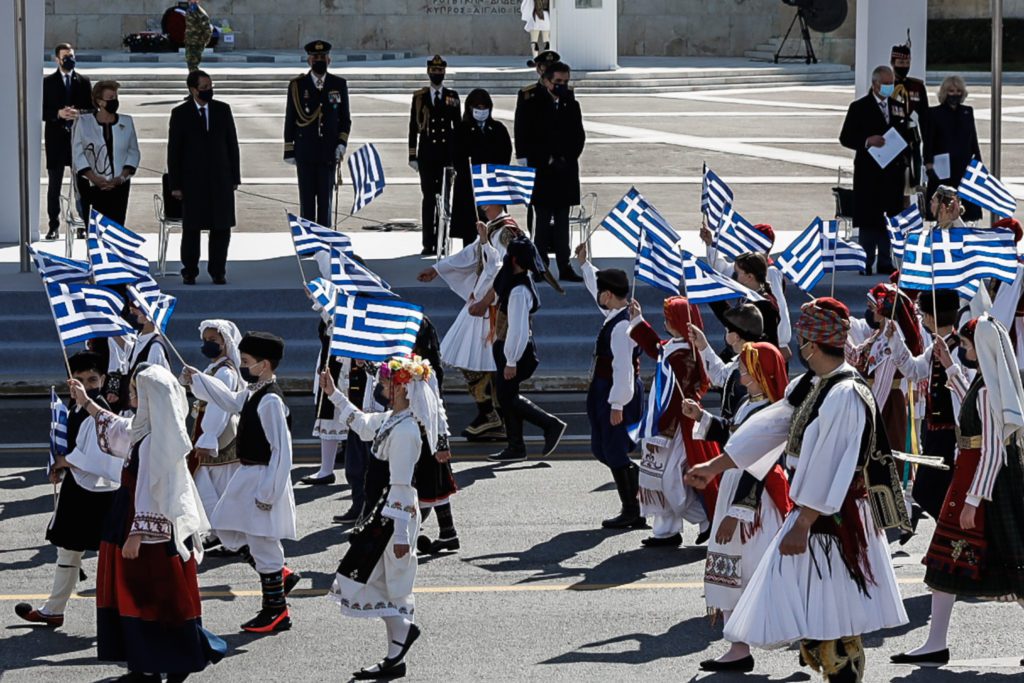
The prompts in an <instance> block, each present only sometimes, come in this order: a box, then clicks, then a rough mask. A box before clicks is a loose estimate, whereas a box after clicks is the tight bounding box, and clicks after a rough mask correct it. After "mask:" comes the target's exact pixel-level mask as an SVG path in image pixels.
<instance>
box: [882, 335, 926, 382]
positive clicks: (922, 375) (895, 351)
mask: <svg viewBox="0 0 1024 683" xmlns="http://www.w3.org/2000/svg"><path fill="white" fill-rule="evenodd" d="M934 347H935V343H934V342H932V343H931V344H929V345H928V346H927V348H925V350H924V353H922V354H921V355H920V356H915V355H913V354H912V353H910V349H908V348H907V343H906V342H905V341H903V335H901V334H894V335H892V336H891V337H889V349H890V350H891V351H892V359H893V361H894V362H895V363H896V367H897V368H899V369H900V372H902V373H903V376H904V377H906V378H907V379H909V380H910V381H912V382H923V381H925V380H929V379H931V376H932V349H933V348H934Z"/></svg>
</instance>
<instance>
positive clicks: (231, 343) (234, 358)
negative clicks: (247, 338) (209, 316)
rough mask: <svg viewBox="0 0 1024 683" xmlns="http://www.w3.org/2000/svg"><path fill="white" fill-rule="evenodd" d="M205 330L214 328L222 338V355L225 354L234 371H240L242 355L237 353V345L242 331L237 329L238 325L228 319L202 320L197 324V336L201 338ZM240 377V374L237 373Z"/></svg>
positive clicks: (240, 339)
mask: <svg viewBox="0 0 1024 683" xmlns="http://www.w3.org/2000/svg"><path fill="white" fill-rule="evenodd" d="M206 330H216V331H217V333H218V334H220V336H221V337H223V338H224V355H226V356H227V357H228V358H229V359H230V360H231V362H232V363H233V364H234V366H235V372H238V373H240V372H241V371H240V370H239V368H240V367H242V357H241V355H240V354H239V353H238V345H239V343H241V341H242V333H241V332H239V331H238V326H237V325H235V324H234V323H233V322H231V321H230V320H220V319H214V320H204V321H203V322H201V323H200V324H199V338H200V339H202V337H203V332H205V331H206ZM239 379H241V374H239Z"/></svg>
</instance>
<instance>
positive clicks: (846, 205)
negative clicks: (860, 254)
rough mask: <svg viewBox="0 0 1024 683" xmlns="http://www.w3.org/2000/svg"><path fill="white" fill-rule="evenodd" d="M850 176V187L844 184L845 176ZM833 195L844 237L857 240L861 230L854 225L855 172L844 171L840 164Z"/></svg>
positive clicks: (837, 217)
mask: <svg viewBox="0 0 1024 683" xmlns="http://www.w3.org/2000/svg"><path fill="white" fill-rule="evenodd" d="M844 177H849V178H850V187H844V186H843V178H844ZM832 196H833V197H834V198H835V200H836V220H837V221H839V227H840V230H841V231H842V233H841V234H842V235H843V239H844V240H847V241H856V240H857V239H858V238H859V235H858V234H857V233H858V232H859V230H858V229H857V228H856V227H855V226H854V225H853V174H852V173H851V172H850V171H844V170H843V167H842V166H840V167H839V169H838V172H837V177H836V186H835V187H833V188H832Z"/></svg>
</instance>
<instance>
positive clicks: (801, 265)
mask: <svg viewBox="0 0 1024 683" xmlns="http://www.w3.org/2000/svg"><path fill="white" fill-rule="evenodd" d="M825 241H826V239H825V235H824V234H823V232H822V229H821V219H820V218H815V219H814V220H813V221H812V222H811V224H810V225H808V226H807V227H806V228H804V230H803V232H801V233H800V234H799V235H797V237H796V239H795V240H793V242H792V243H791V244H790V245H789V246H788V247H786V248H785V250H783V252H782V253H781V254H779V255H778V256H777V257H776V258H775V264H776V265H777V266H778V267H779V270H780V271H782V274H783V275H785V276H786V277H788V278H789V279H790V280H792V281H793V284H794V285H796V286H797V287H799V288H800V289H802V290H803V291H805V292H809V291H811V290H812V289H814V287H815V285H817V284H818V282H820V281H821V278H822V277H824V275H825V260H824V257H823V253H822V252H823V246H824V243H825Z"/></svg>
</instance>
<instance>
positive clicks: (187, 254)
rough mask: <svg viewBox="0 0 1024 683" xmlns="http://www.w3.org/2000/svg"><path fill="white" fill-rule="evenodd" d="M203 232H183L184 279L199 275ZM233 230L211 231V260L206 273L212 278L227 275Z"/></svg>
mask: <svg viewBox="0 0 1024 683" xmlns="http://www.w3.org/2000/svg"><path fill="white" fill-rule="evenodd" d="M201 237H202V230H183V231H182V233H181V274H182V276H183V277H196V276H197V275H199V241H200V239H201ZM230 243H231V230H230V229H228V230H210V239H209V243H208V246H209V251H210V260H209V262H208V263H207V264H206V272H207V273H209V274H210V277H214V278H217V277H224V276H225V275H226V274H227V263H228V245H229V244H230Z"/></svg>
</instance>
